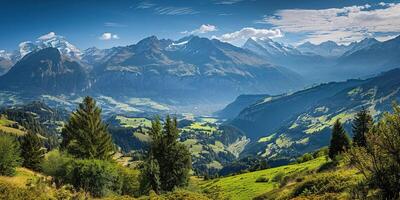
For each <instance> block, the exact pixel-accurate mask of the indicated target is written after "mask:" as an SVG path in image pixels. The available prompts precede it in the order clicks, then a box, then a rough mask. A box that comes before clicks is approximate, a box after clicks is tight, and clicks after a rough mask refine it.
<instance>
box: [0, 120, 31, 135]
mask: <svg viewBox="0 0 400 200" xmlns="http://www.w3.org/2000/svg"><path fill="white" fill-rule="evenodd" d="M13 123H15V122H14V121H11V120H8V119H6V118H3V117H0V131H3V132H6V133H11V134H15V135H24V134H25V132H24V131H22V130H19V129H16V128H11V127H8V126H7V125H9V124H13Z"/></svg>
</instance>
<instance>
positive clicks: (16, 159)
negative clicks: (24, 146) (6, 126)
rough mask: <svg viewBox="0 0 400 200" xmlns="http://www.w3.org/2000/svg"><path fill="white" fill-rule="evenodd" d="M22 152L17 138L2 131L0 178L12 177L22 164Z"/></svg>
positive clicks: (0, 133) (0, 139) (0, 140)
mask: <svg viewBox="0 0 400 200" xmlns="http://www.w3.org/2000/svg"><path fill="white" fill-rule="evenodd" d="M20 154H21V150H20V148H19V143H18V142H17V140H16V138H15V137H12V136H9V135H6V133H4V132H1V131H0V176H12V175H14V174H15V168H16V167H17V166H19V165H20V164H21V162H20V161H21V157H20Z"/></svg>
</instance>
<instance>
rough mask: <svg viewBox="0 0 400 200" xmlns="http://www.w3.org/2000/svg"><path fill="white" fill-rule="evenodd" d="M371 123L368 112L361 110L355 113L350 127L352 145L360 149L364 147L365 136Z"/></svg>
mask: <svg viewBox="0 0 400 200" xmlns="http://www.w3.org/2000/svg"><path fill="white" fill-rule="evenodd" d="M372 123H373V120H372V116H371V115H370V114H369V112H368V110H366V109H365V108H363V109H362V110H361V111H360V112H358V113H357V115H356V116H355V118H354V121H353V125H352V128H353V129H352V131H353V144H354V145H357V146H360V147H365V146H366V143H367V141H366V134H367V133H368V131H369V129H370V127H371V126H372Z"/></svg>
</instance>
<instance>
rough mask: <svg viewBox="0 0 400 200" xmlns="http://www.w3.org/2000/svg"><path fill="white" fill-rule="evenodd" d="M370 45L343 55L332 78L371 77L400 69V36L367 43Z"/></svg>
mask: <svg viewBox="0 0 400 200" xmlns="http://www.w3.org/2000/svg"><path fill="white" fill-rule="evenodd" d="M365 43H367V44H368V45H367V46H366V47H365V48H361V49H359V50H358V51H355V52H349V53H348V54H345V55H343V56H342V57H340V58H339V59H338V61H337V64H336V65H335V66H334V68H335V69H336V70H335V71H332V73H331V76H335V77H342V78H344V79H345V78H349V77H355V76H359V77H360V76H369V75H373V74H379V73H380V72H382V71H386V70H390V69H393V68H397V67H400V36H397V37H396V38H394V39H391V40H387V41H385V42H378V43H376V42H373V41H372V42H371V41H365Z"/></svg>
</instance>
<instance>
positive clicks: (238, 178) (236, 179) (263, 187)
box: [200, 157, 326, 200]
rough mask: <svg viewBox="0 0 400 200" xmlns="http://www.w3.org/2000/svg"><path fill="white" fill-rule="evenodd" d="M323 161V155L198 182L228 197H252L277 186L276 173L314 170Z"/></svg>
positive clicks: (242, 199) (239, 198)
mask: <svg viewBox="0 0 400 200" xmlns="http://www.w3.org/2000/svg"><path fill="white" fill-rule="evenodd" d="M325 162H326V159H325V157H319V158H317V159H314V160H311V161H308V162H305V163H301V164H293V165H287V166H282V167H276V168H270V169H266V170H261V171H255V172H250V173H245V174H240V175H235V176H229V177H224V178H218V179H213V180H209V181H202V182H200V185H201V187H202V188H204V189H206V188H212V187H214V186H217V187H219V188H220V189H221V190H222V191H223V193H224V194H225V195H226V196H227V197H228V198H229V199H233V200H235V199H237V200H246V199H252V198H254V197H256V196H259V195H261V194H264V193H266V192H268V191H271V190H273V189H275V188H278V187H279V183H277V182H273V181H272V179H273V178H274V176H275V175H276V174H278V173H281V172H283V173H284V174H285V175H291V174H294V173H297V172H300V171H302V170H314V169H317V168H318V167H320V166H321V165H322V164H324V163H325ZM259 177H266V178H268V179H269V181H268V182H256V179H257V178H259Z"/></svg>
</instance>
